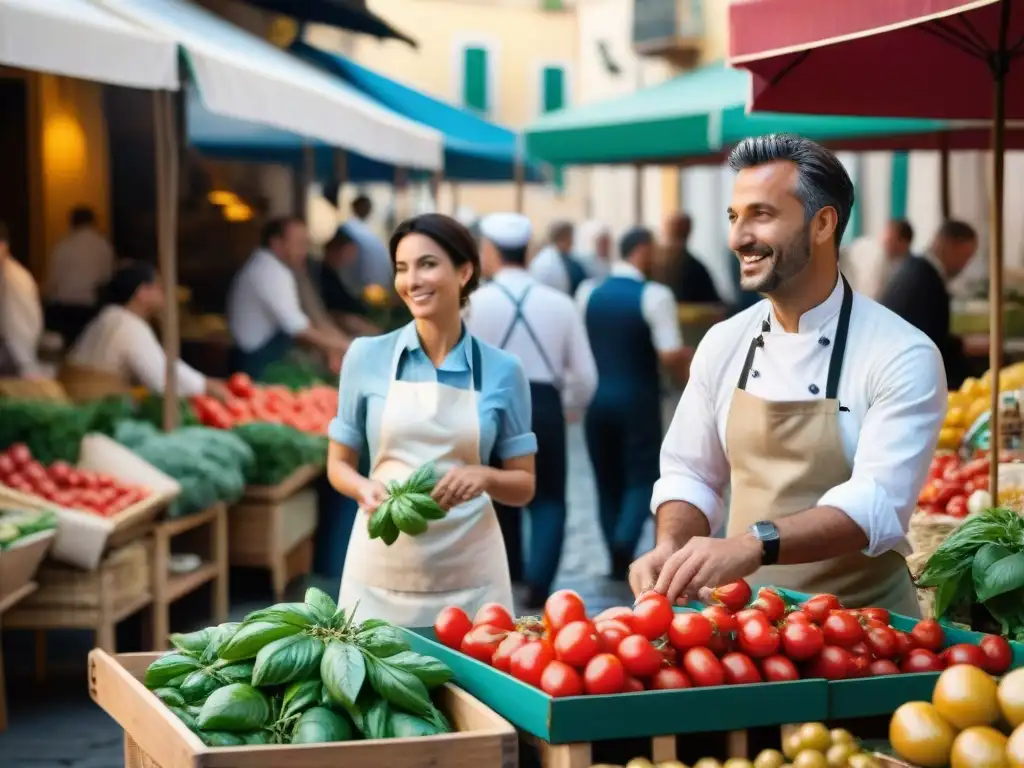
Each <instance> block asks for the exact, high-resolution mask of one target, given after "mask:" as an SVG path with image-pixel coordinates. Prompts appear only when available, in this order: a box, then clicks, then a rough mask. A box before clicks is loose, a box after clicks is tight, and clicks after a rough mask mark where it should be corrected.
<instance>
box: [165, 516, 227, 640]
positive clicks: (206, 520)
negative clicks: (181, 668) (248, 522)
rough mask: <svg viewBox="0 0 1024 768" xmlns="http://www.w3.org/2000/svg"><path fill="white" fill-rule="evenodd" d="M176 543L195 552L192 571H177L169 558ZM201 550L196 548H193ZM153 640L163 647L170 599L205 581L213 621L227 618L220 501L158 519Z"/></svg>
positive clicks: (223, 521) (224, 520)
mask: <svg viewBox="0 0 1024 768" xmlns="http://www.w3.org/2000/svg"><path fill="white" fill-rule="evenodd" d="M176 543H182V544H185V545H187V551H189V552H193V553H195V554H198V555H199V556H200V557H201V558H202V560H203V562H202V565H200V566H199V568H197V569H196V570H194V571H190V572H189V573H182V574H176V573H172V572H171V569H170V558H171V555H172V553H173V548H174V545H175V544H176ZM197 549H198V550H200V551H198V552H196V550H197ZM152 580H153V609H152V620H153V621H152V641H153V643H154V646H153V647H155V648H163V647H164V646H165V645H166V643H167V636H168V635H169V634H170V631H171V627H170V611H171V603H174V602H175V601H177V600H178V599H180V598H182V597H184V596H185V595H188V594H191V593H192V592H195V591H196V590H197V589H199V588H200V587H201V586H203V585H204V584H209V583H211V582H212V584H213V599H212V603H213V611H212V614H213V622H214V623H215V624H220V623H222V622H225V621H227V620H228V511H227V507H226V506H225V505H224V504H223V503H218V504H214V505H213V506H212V507H210V508H209V509H206V510H203V511H201V512H197V513H196V514H194V515H188V516H187V517H178V518H175V519H173V520H168V521H166V522H164V523H160V524H158V525H157V526H156V528H154V530H153V559H152Z"/></svg>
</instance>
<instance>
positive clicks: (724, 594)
mask: <svg viewBox="0 0 1024 768" xmlns="http://www.w3.org/2000/svg"><path fill="white" fill-rule="evenodd" d="M711 599H712V600H715V601H717V602H719V603H721V604H722V605H723V606H725V607H726V608H728V609H729V610H730V611H738V610H740V609H742V608H743V607H744V606H746V604H747V603H748V602H750V585H749V584H748V583H747V582H746V580H745V579H740V580H739V581H734V582H732V583H730V584H725V585H723V586H721V587H715V588H714V589H713V590H711Z"/></svg>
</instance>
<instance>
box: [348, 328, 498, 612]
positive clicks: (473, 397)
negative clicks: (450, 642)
mask: <svg viewBox="0 0 1024 768" xmlns="http://www.w3.org/2000/svg"><path fill="white" fill-rule="evenodd" d="M467 343H468V344H470V345H471V349H472V352H471V355H470V358H471V364H470V372H471V378H472V381H473V386H472V387H471V388H469V389H458V388H456V387H450V386H447V385H444V384H439V383H436V382H408V381H398V380H397V379H396V373H397V369H398V363H399V361H400V359H401V355H402V352H403V351H404V347H402V346H401V345H399V348H398V349H396V351H395V356H394V359H393V361H392V364H391V385H390V387H389V389H388V394H387V399H386V401H385V404H384V412H383V415H382V418H381V427H380V439H379V444H378V446H377V455H376V456H375V457H374V461H373V467H372V469H371V471H370V477H371V478H372V479H373V480H379V481H380V482H382V483H387V482H388V481H389V480H399V481H404V480H405V479H406V478H408V477H409V475H411V474H412V473H413V472H414V471H415V470H416V469H417V468H419V467H420V466H422V465H423V464H425V463H427V462H430V461H432V462H434V464H435V466H436V467H437V469H438V472H439V473H442V474H443V473H444V472H447V471H448V470H449V469H451V468H452V467H455V466H462V465H478V464H480V463H481V456H480V424H479V416H478V413H479V411H478V407H477V398H478V397H479V388H480V378H481V377H480V357H479V348H478V346H477V343H476V340H475V339H473V338H472V337H469V338H468V339H467ZM367 522H368V516H367V514H366V513H365V512H363V511H362V510H360V511H359V513H358V515H357V517H356V521H355V525H354V526H353V528H352V536H351V538H350V539H349V545H348V553H347V554H346V556H345V572H344V573H343V574H342V579H341V594H340V596H339V598H338V602H339V604H340V605H342V606H343V607H351V606H352V605H354V604H355V601H356V600H359V601H360V602H359V615H360V616H362V617H363V618H371V617H372V618H377V619H385V620H387V621H390V622H392V623H394V624H398V625H400V626H407V627H419V626H429V625H431V624H433V623H434V619H435V618H436V617H437V614H438V612H439V611H440V610H441V609H442V608H443V607H445V606H446V605H459V606H461V607H462V608H464V609H465V610H466V611H468V612H469V613H470V615H472V614H473V613H474V612H475V611H476V610H477V609H478V608H479V607H480V606H481V605H483V604H484V603H486V602H497V603H501V604H502V605H504V606H505V607H506V608H508V609H509V610H512V583H511V580H510V578H509V570H508V559H507V557H506V555H505V545H504V542H503V540H502V537H501V529H500V528H499V527H498V518H497V516H496V515H495V513H494V507H493V506H492V505H491V500H490V498H489V497H488V496H487V495H486V494H484V495H482V496H479V497H477V498H475V499H472V500H470V501H468V502H466V503H465V504H461V505H459V506H457V507H454V508H453V509H451V510H450V511H449V512H448V514H447V516H445V518H444V519H443V520H435V521H431V523H430V527H429V528H428V529H427V531H426V532H425V533H423V534H421V535H419V536H406V535H404V534H403V535H401V536H399V537H398V540H397V541H396V542H395V543H394V544H392V545H391V546H390V547H389V546H387V545H385V544H384V543H383V542H382V541H381V540H380V539H370V538H369V535H368V533H367V530H366V524H367Z"/></svg>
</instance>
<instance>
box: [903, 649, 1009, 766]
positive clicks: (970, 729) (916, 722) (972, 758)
mask: <svg viewBox="0 0 1024 768" xmlns="http://www.w3.org/2000/svg"><path fill="white" fill-rule="evenodd" d="M1022 723H1024V669H1016V670H1014V671H1013V672H1010V673H1009V674H1007V675H1006V676H1005V677H1003V679H1002V680H1000V681H998V682H997V681H996V680H994V679H992V677H990V676H989V675H987V674H986V673H985V672H983V671H982V670H980V669H978V668H976V667H972V666H969V665H965V664H958V665H956V666H952V667H950V668H949V669H947V670H946V671H944V672H943V673H942V674H941V675H939V679H938V681H937V682H936V684H935V690H934V691H933V693H932V700H931V701H930V702H927V701H912V702H908V703H906V704H904V705H902V706H901V707H900V708H899V709H897V710H896V711H895V712H894V713H893V715H892V719H891V720H890V722H889V741H890V743H891V744H892V748H893V750H894V751H895V752H896V754H898V755H899V756H900V757H902V758H903V759H904V760H906V761H907V762H909V763H911V764H913V765H916V766H921V768H943V767H944V766H950V768H1016V767H1017V766H1020V765H1024V725H1022Z"/></svg>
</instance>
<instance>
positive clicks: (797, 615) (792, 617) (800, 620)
mask: <svg viewBox="0 0 1024 768" xmlns="http://www.w3.org/2000/svg"><path fill="white" fill-rule="evenodd" d="M786 621H787V622H789V623H790V624H810V623H811V617H810V616H808V615H807V614H806V613H804V612H803V611H802V610H800V609H799V608H797V609H795V610H792V611H790V612H789V613H787V614H786Z"/></svg>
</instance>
